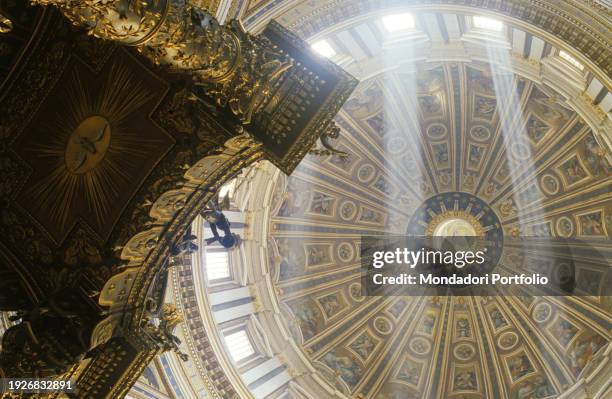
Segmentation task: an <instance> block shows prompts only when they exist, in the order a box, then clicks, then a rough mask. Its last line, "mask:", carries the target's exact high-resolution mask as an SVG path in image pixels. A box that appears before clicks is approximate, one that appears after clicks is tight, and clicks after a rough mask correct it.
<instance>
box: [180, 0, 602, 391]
mask: <svg viewBox="0 0 612 399" xmlns="http://www.w3.org/2000/svg"><path fill="white" fill-rule="evenodd" d="M315 3H317V4H315ZM324 3H325V4H322V5H318V2H304V3H303V4H299V5H296V7H295V8H292V9H288V8H287V9H282V10H280V8H279V9H276V10H275V9H274V6H273V5H274V4H276V3H274V2H271V3H269V4H270V5H271V8H270V10H272V11H270V13H272V12H274V11H276V12H277V16H279V19H280V21H281V22H283V23H285V24H287V25H289V26H291V27H292V28H293V29H295V30H297V31H298V32H300V33H302V34H303V35H304V36H308V37H311V38H313V42H314V41H316V40H326V41H327V43H328V44H329V45H330V46H331V47H332V49H333V50H334V52H335V54H334V55H331V59H332V60H333V61H335V62H337V63H339V64H340V65H342V66H343V67H345V68H346V69H348V70H349V71H351V73H353V74H355V75H356V76H357V77H358V78H360V80H361V83H360V85H359V86H358V87H357V89H356V90H355V92H354V93H353V95H352V97H351V98H350V99H349V100H348V101H347V102H346V104H345V105H344V107H343V109H342V111H341V112H340V113H339V115H338V117H337V118H336V122H337V124H338V126H339V127H340V129H341V133H340V139H339V140H336V141H335V143H334V144H335V146H336V147H337V149H338V150H341V151H344V152H346V153H348V154H349V156H348V157H340V156H324V157H321V156H314V155H311V156H307V157H306V158H305V159H304V160H303V161H302V163H301V164H300V165H299V166H298V168H297V169H296V170H295V172H294V173H293V174H292V175H291V176H289V177H287V176H284V175H281V174H280V173H279V172H278V171H277V170H275V169H274V168H273V167H271V166H270V165H267V164H260V165H258V166H257V167H255V168H253V169H252V170H250V171H249V172H247V173H245V174H244V175H243V176H242V177H240V178H238V181H240V182H241V183H240V184H242V186H241V187H242V188H240V189H237V190H236V193H235V197H234V199H233V201H234V202H235V205H236V207H237V209H239V211H240V212H242V213H244V214H245V215H248V220H247V222H246V227H245V232H246V233H245V234H246V236H247V239H246V240H245V241H244V243H243V245H242V246H241V248H240V249H238V250H236V251H235V253H233V254H232V255H231V256H230V258H231V259H234V261H232V260H230V264H231V263H232V262H234V263H235V264H234V265H233V267H234V269H233V270H234V272H235V273H236V274H235V275H236V277H235V278H234V279H233V280H232V283H231V284H230V285H228V286H227V287H221V286H219V285H215V284H211V283H210V281H206V279H205V278H204V277H201V279H200V280H198V281H200V282H202V284H203V287H202V288H201V289H202V291H203V293H201V294H199V295H200V296H201V297H202V298H201V299H200V300H199V305H200V312H202V313H205V314H211V315H212V317H211V318H210V319H209V321H210V322H211V324H212V325H208V326H206V327H205V328H206V329H207V331H208V332H209V333H210V334H213V335H214V334H217V335H218V336H220V337H222V336H226V335H225V334H227V333H228V332H229V331H233V330H232V329H234V328H236V326H237V325H244V326H246V327H245V328H246V331H248V332H249V336H250V337H251V340H252V344H253V348H254V351H255V352H257V353H258V355H257V356H259V358H258V359H259V360H257V361H255V360H254V361H253V362H251V363H248V364H247V363H243V362H235V361H232V360H231V356H227V354H228V353H231V348H228V347H227V346H223V344H221V345H220V347H221V348H222V349H223V350H224V351H225V352H224V353H226V357H227V362H226V364H225V367H226V368H228V369H232V370H234V371H233V372H234V373H235V375H236V376H237V378H236V381H238V382H237V383H239V384H243V385H244V387H245V392H250V393H251V394H253V396H255V397H291V398H293V397H298V398H375V399H399V398H402V399H406V398H455V399H459V398H463V399H467V398H549V397H574V396H571V395H573V394H575V395H576V396H575V397H581V396H579V394H578V392H582V391H587V390H591V391H592V392H596V395H599V396H594V397H600V398H603V397H606V396H605V394H606V393H605V392H603V390H600V389H601V386H603V385H597V384H600V383H601V382H602V381H604V380H606V379H609V378H610V372H609V367H610V366H609V360H608V359H609V352H610V345H609V342H610V339H611V335H610V331H611V327H612V326H611V321H612V319H611V313H610V312H611V305H612V304H611V302H610V300H609V297H592V296H575V297H548V296H533V295H532V294H531V293H528V292H524V291H521V290H515V291H513V292H512V293H513V295H511V296H493V297H474V296H466V297H419V296H414V297H374V296H372V297H368V296H363V295H362V292H361V284H360V276H361V274H360V268H361V265H360V259H359V257H360V256H359V254H360V245H361V244H360V238H361V237H362V236H367V235H382V234H387V233H393V234H405V233H406V232H410V233H414V234H424V235H436V234H444V235H453V234H459V233H460V234H463V235H487V236H488V237H489V236H490V237H489V238H491V237H493V235H495V237H493V238H494V239H497V240H502V239H503V237H523V238H524V237H532V236H548V237H560V238H578V239H581V240H584V241H586V242H588V243H589V244H590V245H591V246H592V247H593V248H595V249H596V250H597V251H599V252H600V253H601V254H603V256H604V257H607V259H609V258H610V251H611V248H610V243H609V237H610V233H611V229H612V195H611V194H610V193H611V192H612V190H611V188H612V187H611V185H612V179H610V177H611V175H612V167H611V163H610V157H609V154H610V152H609V143H610V138H611V136H610V135H611V133H610V132H612V129H611V126H610V123H611V122H610V114H609V110H610V107H612V99H611V100H606V99H607V98H608V96H609V94H608V93H607V89H609V87H608V80H609V77H608V76H607V75H606V74H605V73H604V72H602V70H601V69H599V70H597V69H596V67H595V66H594V65H593V64H590V63H588V62H586V61H585V60H584V59H583V58H581V57H576V58H571V57H570V58H569V59H568V58H567V57H565V56H562V55H561V51H562V50H563V49H565V47H564V45H561V44H560V42H559V40H555V39H554V37H553V36H552V35H549V34H547V33H546V32H541V31H539V30H538V29H536V28H534V27H529V26H526V25H525V24H524V23H521V22H519V21H516V20H510V19H502V18H500V21H501V22H500V21H497V22H500V23H501V29H499V30H497V28H495V29H486V28H482V27H478V26H477V25H478V24H477V23H476V22H475V20H474V18H473V17H474V15H473V12H474V9H471V13H468V12H467V11H466V9H463V8H461V9H459V8H452V7H449V8H446V7H441V8H440V9H436V8H435V6H430V7H423V8H419V9H414V10H413V9H407V11H412V13H413V14H412V15H413V18H414V22H415V23H414V26H413V27H412V28H410V29H409V30H408V31H406V32H403V34H400V35H391V34H390V33H389V32H386V33H385V30H384V29H385V27H384V25H383V22H381V17H382V16H384V15H385V13H383V12H382V11H381V12H375V10H370V9H365V10H361V11H359V10H348V8H347V7H348V6H346V7H345V6H341V5H337V7H336V5H335V3H333V2H324ZM328 3H329V4H328ZM349 3H356V2H349ZM327 5H329V7H328V8H326V7H327ZM258 7H259V3H258V5H257V6H256V7H255V9H253V10H251V11H249V14H248V15H249V16H248V17H247V19H246V23H247V25H250V26H252V27H254V28H256V27H257V25H258V19H257V18H262V20H263V19H265V18H264V16H265V15H267V14H266V12H268V11H266V9H265V7H263V6H262V8H258ZM398 8H401V7H399V6H398ZM256 9H257V10H259V11H257V10H256ZM324 10H328V11H330V13H329V15H327V16H322V13H323V11H324ZM368 10H369V11H368ZM343 11H346V14H343V15H340V14H341V13H342V12H343ZM349 11H350V12H349ZM358 11H359V12H358ZM362 11H363V12H362ZM366 11H367V12H366ZM370 11H371V12H370ZM315 16H318V18H320V19H316V18H315ZM487 16H490V15H489V14H487ZM493 22H495V21H493ZM493 22H489V26H497V25H495V24H494V23H493ZM491 24H493V25H491ZM532 28H533V29H532ZM536 31H537V32H539V33H540V35H536V34H535V33H534V32H536ZM566 55H568V53H566ZM564 57H565V58H564ZM578 58H579V60H578ZM571 60H573V61H575V62H577V63H578V64H577V65H575V64H573V63H572V61H571ZM606 88H607V89H606ZM602 90H603V91H602ZM602 93H603V94H602ZM596 98H597V100H598V101H594V100H595V99H596ZM195 223H196V224H198V223H200V226H201V222H198V221H196V222H195ZM202 228H203V229H205V227H202ZM466 232H467V233H469V234H466ZM507 256H508V254H502V255H501V260H500V262H502V263H503V262H505V261H507V260H508V258H507ZM586 258H587V260H588V255H587V256H586ZM546 261H547V260H546V259H544V258H543V257H542V256H540V255H539V254H537V253H533V254H530V256H529V259H526V263H528V264H530V265H532V266H533V267H534V268H537V267H546V264H547V263H546ZM205 270H206V266H205V265H203V266H202V270H200V271H197V270H194V271H193V273H194V275H196V276H197V275H198V273H200V274H201V275H202V276H203V275H204V273H205ZM598 273H599V272H598V271H596V270H594V271H592V272H588V271H583V272H582V274H581V275H580V276H579V277H578V279H579V280H580V281H581V282H580V284H582V285H583V287H585V286H586V285H589V284H595V285H597V284H600V283H601V281H604V282H605V281H609V280H606V278H609V277H607V276H606V275H604V274H601V273H599V274H598ZM240 286H242V287H244V286H248V290H247V291H248V294H247V291H245V293H244V295H242V294H240V295H238V294H237V293H236V292H237V291H232V292H233V293H236V295H238V296H236V297H233V298H244V299H240V301H242V302H240V301H239V300H238V299H236V302H235V303H234V305H235V306H236V307H235V308H234V311H235V312H236V313H234V315H233V316H232V317H234V319H227V318H221V319H219V315H220V314H221V313H220V312H221V311H220V310H218V309H220V308H215V306H219V305H218V304H214V300H216V299H214V298H217V297H218V295H217V294H218V293H219V292H224V290H236V289H239V288H238V287H240ZM228 292H229V291H228ZM228 295H229V294H228ZM232 295H234V294H232ZM247 297H248V298H249V299H248V300H247V299H246V298H247ZM207 301H209V302H207ZM245 303H249V304H250V305H249V306H252V308H249V309H246V308H242V307H240V308H239V307H238V306H246V305H245ZM211 304H212V307H210V306H209V305H211ZM234 305H230V304H229V303H228V304H226V306H228V307H230V308H231V307H232V306H234ZM243 309H244V310H243ZM236 314H239V316H236ZM191 337H192V338H188V339H193V340H194V342H197V333H196V332H195V331H192V332H191ZM220 342H223V340H222V339H220ZM265 362H271V363H265ZM275 362H278V364H279V365H277V363H275ZM264 363H265V364H274V365H275V366H274V367H272V366H270V367H272V369H271V370H276V371H273V372H272V371H270V372H269V375H268V377H266V376H265V375H266V373H264V374H262V375H261V379H260V382H259V384H262V383H269V384H271V385H270V387H274V388H275V390H274V392H269V393H266V395H264V394H262V393H261V392H263V391H262V388H260V386H261V385H257V384H255V385H253V381H252V380H251V376H252V375H253V373H255V371H253V370H259V371H258V372H260V373H263V371H261V370H263V369H264V366H262V364H264ZM280 365H282V366H280ZM606 367H607V369H606ZM281 369H282V370H281ZM266 370H267V369H266ZM274 373H276V374H274ZM284 373H285V374H284ZM272 374H273V375H272ZM270 375H272V376H270ZM279 376H283V377H282V378H281V377H279ZM262 381H263V382H262ZM279 381H280V382H279ZM274 384H276V385H274ZM589 384H592V385H589ZM268 395H269V396H268ZM568 395H569V396H568Z"/></svg>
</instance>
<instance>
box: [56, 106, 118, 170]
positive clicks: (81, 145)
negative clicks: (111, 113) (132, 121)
mask: <svg viewBox="0 0 612 399" xmlns="http://www.w3.org/2000/svg"><path fill="white" fill-rule="evenodd" d="M110 136H111V128H110V124H109V123H108V120H106V118H104V117H102V116H99V115H94V116H90V117H88V118H86V119H85V120H83V121H82V122H81V123H80V124H79V126H78V127H77V128H76V129H75V130H74V131H73V132H72V134H71V135H70V138H69V139H68V143H67V145H66V153H65V159H66V167H67V168H68V170H69V171H70V172H72V173H75V174H83V173H85V172H87V171H89V170H91V169H93V168H94V167H95V166H96V165H97V164H98V163H100V161H101V160H102V159H103V158H104V155H105V154H106V151H107V150H108V146H109V144H110Z"/></svg>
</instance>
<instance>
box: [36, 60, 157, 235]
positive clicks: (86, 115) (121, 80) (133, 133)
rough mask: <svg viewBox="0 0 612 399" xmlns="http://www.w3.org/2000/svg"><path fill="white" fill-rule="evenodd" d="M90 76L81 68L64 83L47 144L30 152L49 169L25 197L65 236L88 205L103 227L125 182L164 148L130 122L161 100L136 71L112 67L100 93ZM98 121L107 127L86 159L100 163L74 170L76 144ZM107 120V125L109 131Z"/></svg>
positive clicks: (45, 124) (48, 124) (46, 117)
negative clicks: (73, 215)
mask: <svg viewBox="0 0 612 399" xmlns="http://www.w3.org/2000/svg"><path fill="white" fill-rule="evenodd" d="M84 76H86V75H85V74H84V73H82V72H79V70H78V69H75V70H73V71H72V72H71V73H70V75H69V77H68V79H65V80H64V82H65V84H66V86H65V88H64V89H63V90H62V94H64V95H63V96H57V97H58V98H57V101H58V102H59V103H58V104H57V105H58V107H57V108H56V109H57V110H59V112H52V113H50V112H45V113H44V114H43V117H42V119H41V120H40V122H39V123H38V125H37V127H36V129H38V130H41V129H46V131H44V132H43V131H39V132H37V136H38V137H39V138H41V139H39V141H38V142H37V143H35V144H33V145H31V146H30V147H29V148H28V149H27V150H26V151H27V152H28V154H29V155H31V156H34V157H37V158H40V159H41V160H43V161H44V164H45V165H47V166H48V168H49V169H48V172H47V175H46V176H45V177H44V178H42V179H39V180H38V181H34V182H33V183H32V184H31V185H29V186H28V187H26V188H25V190H24V195H26V196H27V197H29V198H32V199H33V200H34V201H35V202H36V203H37V205H38V206H40V207H44V208H45V209H47V210H48V211H47V212H48V215H49V217H50V218H51V220H52V222H53V223H54V224H57V225H58V226H60V228H59V230H60V231H66V230H67V229H68V228H70V226H67V225H66V224H67V223H69V222H70V217H69V216H70V215H71V213H72V212H73V211H74V208H75V207H83V204H85V205H86V206H85V208H86V209H85V211H86V212H87V213H88V214H92V215H93V219H94V220H95V222H96V224H98V225H103V224H104V222H105V218H106V217H107V216H108V214H109V211H110V210H111V208H113V207H114V206H116V203H115V200H116V199H117V198H119V196H120V195H121V194H122V193H121V192H120V188H119V187H121V183H129V182H130V180H131V179H132V178H133V176H132V174H131V173H130V172H129V171H131V170H134V168H139V165H140V163H141V161H142V160H143V159H146V158H147V157H148V156H149V155H150V152H151V150H152V149H154V148H155V147H156V146H159V143H158V142H157V141H156V140H155V139H151V138H150V135H149V136H148V137H147V139H146V140H145V139H143V138H142V135H141V134H140V133H139V130H138V128H137V126H134V123H133V121H132V123H131V124H130V123H126V122H127V121H128V116H130V118H131V119H133V118H132V116H133V114H134V113H135V112H138V111H141V112H145V110H140V109H141V108H143V106H144V105H145V104H146V103H147V102H149V101H150V100H152V98H153V97H154V96H156V95H157V93H155V92H154V91H152V90H151V89H150V88H148V87H147V86H146V82H145V81H144V80H142V79H138V78H135V77H134V73H133V71H131V70H130V68H129V67H128V66H127V65H125V64H123V63H119V62H117V63H114V64H113V65H111V66H110V70H109V72H108V73H107V74H106V76H105V77H104V78H103V81H102V82H99V83H97V84H99V86H98V87H97V88H96V83H95V82H92V81H91V80H90V81H85V80H84V79H83V77H84ZM92 77H93V76H92ZM96 118H97V119H96ZM92 120H96V121H97V122H96V123H97V126H102V127H103V128H104V130H103V131H102V133H101V135H100V137H99V141H98V142H97V143H96V142H95V141H94V140H93V139H92V138H91V136H90V137H89V139H87V140H89V144H90V148H89V153H87V154H86V156H92V158H94V157H95V159H94V160H93V161H88V160H85V162H84V165H83V166H82V167H80V168H75V167H70V164H71V162H74V157H75V155H74V152H75V151H77V149H75V148H77V147H78V146H77V145H76V144H75V139H78V138H80V137H81V136H80V135H83V133H82V132H83V125H85V124H87V123H88V122H90V121H92ZM101 121H106V122H107V126H104V125H103V124H101V123H102V122H101ZM94 125H96V124H94ZM85 130H87V129H85ZM90 130H91V129H90ZM79 134H80V135H79ZM85 135H87V133H85ZM81 139H82V137H81ZM81 151H86V149H84V148H83V149H81ZM81 156H82V155H81Z"/></svg>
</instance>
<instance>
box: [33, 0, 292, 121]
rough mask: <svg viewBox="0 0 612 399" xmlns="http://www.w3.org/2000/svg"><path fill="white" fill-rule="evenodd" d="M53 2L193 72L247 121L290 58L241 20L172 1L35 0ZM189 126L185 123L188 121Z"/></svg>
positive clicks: (78, 20) (74, 18) (94, 31)
mask: <svg viewBox="0 0 612 399" xmlns="http://www.w3.org/2000/svg"><path fill="white" fill-rule="evenodd" d="M33 2H34V3H36V4H41V5H53V6H56V7H58V8H59V9H60V10H61V11H62V13H63V14H64V15H65V16H66V17H67V18H68V19H69V20H70V21H71V22H72V23H73V24H74V25H77V26H82V27H85V28H86V29H88V30H89V33H90V34H91V35H93V36H96V37H99V38H102V39H107V40H114V41H119V42H121V43H123V44H127V45H131V46H137V47H138V50H139V51H140V52H142V53H143V54H144V55H145V56H147V57H148V58H149V59H150V60H152V61H153V62H154V63H156V64H162V65H167V66H169V67H171V68H172V69H177V70H183V71H188V72H192V73H193V77H194V80H195V82H196V84H197V85H200V86H203V87H204V88H205V92H206V94H207V96H209V97H210V98H211V99H212V100H213V101H214V102H215V103H216V104H217V105H219V106H221V107H227V108H228V109H229V110H230V111H231V112H232V113H233V114H234V115H236V116H237V117H238V118H239V119H240V120H241V121H242V122H243V123H244V124H249V123H250V122H251V121H252V120H253V117H254V115H255V114H257V113H258V112H260V111H261V110H262V109H263V108H264V107H265V105H266V104H267V103H268V102H269V101H270V99H271V98H272V93H273V91H274V88H276V87H277V86H278V85H279V84H280V82H281V81H282V78H283V76H284V74H285V73H286V72H287V71H288V70H289V69H291V68H292V67H293V63H294V62H293V60H292V59H291V58H290V57H289V56H288V55H287V54H285V53H284V52H283V51H282V50H281V49H279V48H278V47H276V46H274V45H273V44H272V43H271V42H270V41H269V40H268V39H267V38H266V37H263V36H253V35H250V34H248V33H247V32H246V31H245V30H244V28H243V27H242V25H241V24H240V22H238V21H236V20H233V21H231V22H230V23H228V24H227V25H220V24H219V22H218V21H217V20H216V19H215V18H214V16H213V15H212V14H210V13H209V12H208V11H206V10H203V9H200V8H198V7H195V6H193V5H190V4H188V3H184V2H179V1H171V0H145V1H136V0H114V1H105V2H100V1H96V0H85V1H83V0H33ZM186 127H187V128H189V127H188V126H186Z"/></svg>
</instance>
